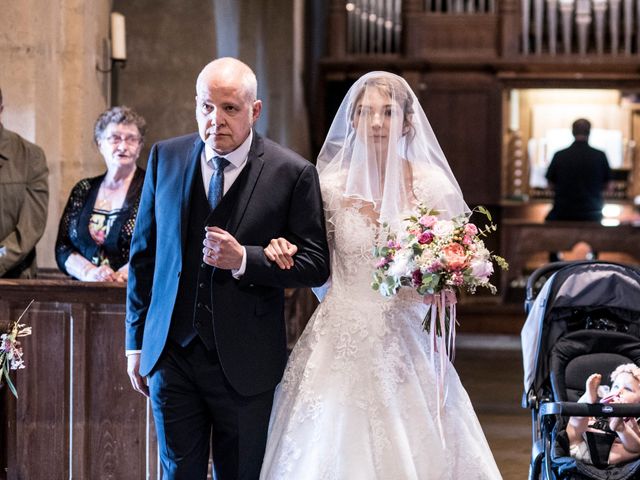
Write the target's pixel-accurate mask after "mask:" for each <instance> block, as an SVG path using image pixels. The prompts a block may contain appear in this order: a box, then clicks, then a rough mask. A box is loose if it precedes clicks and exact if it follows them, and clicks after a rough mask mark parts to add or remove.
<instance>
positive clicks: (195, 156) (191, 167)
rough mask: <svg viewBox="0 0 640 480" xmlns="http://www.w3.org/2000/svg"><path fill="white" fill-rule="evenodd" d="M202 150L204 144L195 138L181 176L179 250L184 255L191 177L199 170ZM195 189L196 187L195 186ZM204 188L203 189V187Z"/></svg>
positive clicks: (191, 184)
mask: <svg viewBox="0 0 640 480" xmlns="http://www.w3.org/2000/svg"><path fill="white" fill-rule="evenodd" d="M203 148H204V142H203V141H202V140H201V139H200V137H198V138H196V140H195V141H194V142H193V147H192V148H191V152H189V156H188V159H187V164H186V166H185V171H184V175H183V176H182V197H181V202H180V205H181V209H180V210H181V211H180V245H181V247H182V248H181V250H182V251H183V253H184V245H185V242H186V240H187V224H188V223H189V222H188V219H189V208H190V207H191V188H192V186H194V185H193V177H194V175H195V173H196V168H200V155H201V154H202V149H203ZM196 187H197V186H196ZM203 188H204V187H203Z"/></svg>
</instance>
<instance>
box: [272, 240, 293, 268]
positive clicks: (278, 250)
mask: <svg viewBox="0 0 640 480" xmlns="http://www.w3.org/2000/svg"><path fill="white" fill-rule="evenodd" d="M297 251H298V247H296V246H295V245H294V244H293V243H291V242H289V241H288V240H287V239H286V238H282V237H279V238H274V239H273V240H271V241H270V242H269V245H267V247H266V248H265V249H264V254H265V255H266V257H267V258H268V259H269V260H271V261H272V262H275V263H276V264H277V265H278V267H280V268H281V269H282V270H289V269H290V268H291V267H293V256H294V255H295V254H296V252H297Z"/></svg>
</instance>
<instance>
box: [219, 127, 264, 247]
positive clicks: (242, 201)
mask: <svg viewBox="0 0 640 480" xmlns="http://www.w3.org/2000/svg"><path fill="white" fill-rule="evenodd" d="M262 153H263V144H262V138H260V136H259V135H258V134H257V133H256V132H255V131H254V132H253V141H252V142H251V148H250V149H249V155H248V157H247V165H246V166H245V167H244V168H245V169H247V172H246V183H245V184H244V185H243V188H242V190H240V192H238V201H237V202H236V205H235V208H234V209H233V213H232V215H231V218H230V219H229V223H228V224H227V231H228V232H229V233H230V234H231V235H235V234H236V231H237V230H238V226H239V225H240V222H241V221H242V217H243V216H244V212H245V211H246V209H247V205H248V204H249V200H250V199H251V195H253V190H254V189H255V186H256V182H257V181H258V177H259V176H260V172H261V171H262V167H263V160H262ZM242 173H245V172H242Z"/></svg>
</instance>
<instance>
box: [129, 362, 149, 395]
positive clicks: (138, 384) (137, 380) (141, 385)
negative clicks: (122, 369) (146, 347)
mask: <svg viewBox="0 0 640 480" xmlns="http://www.w3.org/2000/svg"><path fill="white" fill-rule="evenodd" d="M127 373H128V374H129V380H131V386H132V387H133V389H134V390H135V391H136V392H139V393H141V394H142V395H144V396H145V397H148V396H149V387H148V386H147V384H146V382H145V381H144V378H142V377H141V376H140V354H139V353H130V354H129V355H127Z"/></svg>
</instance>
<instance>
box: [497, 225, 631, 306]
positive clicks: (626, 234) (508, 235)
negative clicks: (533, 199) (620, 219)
mask: <svg viewBox="0 0 640 480" xmlns="http://www.w3.org/2000/svg"><path fill="white" fill-rule="evenodd" d="M500 232H501V237H500V242H501V254H502V256H504V257H505V258H506V259H507V261H508V262H509V271H508V272H505V273H503V274H502V277H501V293H502V295H505V293H506V292H507V288H508V287H509V284H510V282H511V280H513V279H515V278H518V276H519V275H521V274H522V270H523V268H524V266H525V264H526V262H527V259H528V258H529V257H530V256H531V255H533V254H535V253H539V252H557V251H561V250H570V249H571V248H572V247H573V246H574V245H575V244H576V243H578V242H580V241H585V242H587V243H588V244H589V245H591V247H592V248H593V249H594V250H595V251H597V252H622V253H626V254H629V255H631V256H633V257H634V258H636V259H638V258H640V227H639V226H634V225H632V224H630V223H624V224H620V225H618V226H615V227H605V226H603V225H601V224H600V223H596V222H547V223H540V222H527V221H522V220H510V219H506V220H504V221H503V222H501V225H500Z"/></svg>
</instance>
